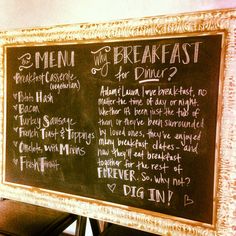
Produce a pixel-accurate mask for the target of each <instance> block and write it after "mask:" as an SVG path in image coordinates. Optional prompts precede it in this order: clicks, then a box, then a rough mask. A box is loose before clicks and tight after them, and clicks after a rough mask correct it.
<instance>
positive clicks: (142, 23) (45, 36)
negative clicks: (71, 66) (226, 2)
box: [0, 9, 236, 236]
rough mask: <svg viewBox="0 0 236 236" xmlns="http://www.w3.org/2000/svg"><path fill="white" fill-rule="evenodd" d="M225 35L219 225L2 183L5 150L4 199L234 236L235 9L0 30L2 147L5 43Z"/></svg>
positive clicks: (150, 226) (175, 231)
mask: <svg viewBox="0 0 236 236" xmlns="http://www.w3.org/2000/svg"><path fill="white" fill-rule="evenodd" d="M216 32H219V33H223V34H224V36H225V37H224V49H223V54H224V55H222V62H221V63H222V66H221V67H222V68H223V69H222V70H221V81H222V82H223V83H222V88H223V89H222V94H220V97H221V98H222V99H220V104H219V107H220V109H219V110H220V112H219V115H218V130H219V132H218V138H217V142H218V141H219V143H218V144H217V146H218V150H216V152H217V153H218V162H217V165H218V168H217V169H218V173H217V177H218V178H217V179H216V182H217V189H216V194H215V196H216V200H215V204H216V214H215V224H214V225H213V226H209V225H207V224H203V223H199V222H197V223H195V222H192V221H188V220H184V221H183V220H181V219H179V218H177V217H169V216H167V215H161V214H154V213H153V212H150V211H146V210H140V209H135V208H131V207H124V206H120V205H116V204H110V203H107V202H102V201H95V200H92V199H87V198H83V197H78V196H73V195H69V194H63V193H57V192H52V191H48V190H43V189H38V188H31V187H23V186H19V185H18V186H17V185H12V184H7V183H4V151H3V148H1V150H0V194H1V197H5V198H11V199H15V200H19V201H23V202H28V203H32V204H36V205H41V206H45V207H49V208H53V209H58V210H61V211H67V212H71V213H75V214H78V215H84V216H87V217H92V218H96V219H99V220H103V221H109V222H113V223H117V224H121V225H125V226H129V227H133V228H138V229H141V230H144V231H148V232H152V233H156V234H161V235H181V236H182V235H189V236H191V235H206V236H209V235H227V236H228V235H235V232H236V223H235V221H236V220H235V218H236V200H235V196H236V168H235V167H236V10H235V9H228V10H218V11H207V12H196V13H188V14H187V13H186V14H181V15H170V16H160V17H147V18H141V19H129V20H120V21H115V22H106V23H95V24H75V25H64V26H62V25H61V26H55V27H48V28H34V29H24V30H16V31H4V32H0V45H1V46H0V81H1V83H0V100H1V102H0V127H1V128H0V145H1V147H4V136H5V130H4V80H5V74H4V66H5V62H4V47H5V46H6V45H17V44H33V45H36V44H38V43H39V44H52V43H53V44H61V43H62V44H63V43H66V42H75V41H76V42H79V43H84V42H98V41H114V40H119V41H120V40H125V39H138V38H144V37H145V38H147V37H148V38H149V37H175V36H178V35H183V34H184V35H188V34H191V35H192V34H196V35H198V34H199V35H202V34H211V33H216Z"/></svg>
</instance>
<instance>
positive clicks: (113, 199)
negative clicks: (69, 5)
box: [0, 10, 236, 235]
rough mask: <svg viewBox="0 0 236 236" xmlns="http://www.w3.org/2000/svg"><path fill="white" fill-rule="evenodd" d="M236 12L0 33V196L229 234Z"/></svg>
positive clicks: (164, 227)
mask: <svg viewBox="0 0 236 236" xmlns="http://www.w3.org/2000/svg"><path fill="white" fill-rule="evenodd" d="M235 13H236V12H235V11H234V10H222V11H211V12H198V13H192V14H182V15H176V16H162V17H151V18H142V19H131V20H123V21H116V22H109V23H100V24H78V25H68V26H57V27H51V28H44V29H28V30H19V31H11V32H10V31H7V32H2V33H1V34H0V39H1V51H0V55H1V58H2V60H1V65H0V66H1V74H0V76H1V99H2V103H1V114H2V119H1V124H2V125H1V127H2V128H1V142H2V152H1V162H0V163H1V164H0V167H1V168H0V174H1V175H0V176H1V184H0V190H1V191H0V192H1V196H2V197H6V198H11V199H16V200H19V201H24V202H28V203H32V204H37V205H41V206H46V207H50V208H53V209H58V210H62V211H68V212H72V213H76V214H78V215H84V216H87V217H92V218H96V219H100V220H104V221H110V222H113V223H117V224H121V225H125V226H129V227H134V228H139V229H141V230H144V231H148V232H153V233H156V234H161V235H167V234H168V235H183V234H185V235H216V234H217V235H225V234H224V233H225V232H228V234H227V235H233V233H234V230H235V229H234V227H235V225H234V224H233V218H234V216H235V215H234V214H235V213H234V210H235V207H234V206H235V198H234V196H235V175H234V174H235V163H236V161H235V154H236V152H235V148H236V147H235V145H236V141H235V139H236V137H235V128H236V127H235V126H236V125H235V118H236V113H235V111H236V102H235V100H236V92H235V91H236V89H235V84H236V82H235V80H236V78H235V43H236V41H235V21H236V19H235Z"/></svg>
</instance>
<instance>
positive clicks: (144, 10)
mask: <svg viewBox="0 0 236 236" xmlns="http://www.w3.org/2000/svg"><path fill="white" fill-rule="evenodd" d="M220 8H236V0H0V29H4V30H5V29H15V28H28V27H42V26H51V25H58V24H71V23H81V22H99V21H110V20H115V19H127V18H134V17H144V16H156V15H163V14H172V13H181V12H191V11H199V10H209V9H220Z"/></svg>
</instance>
